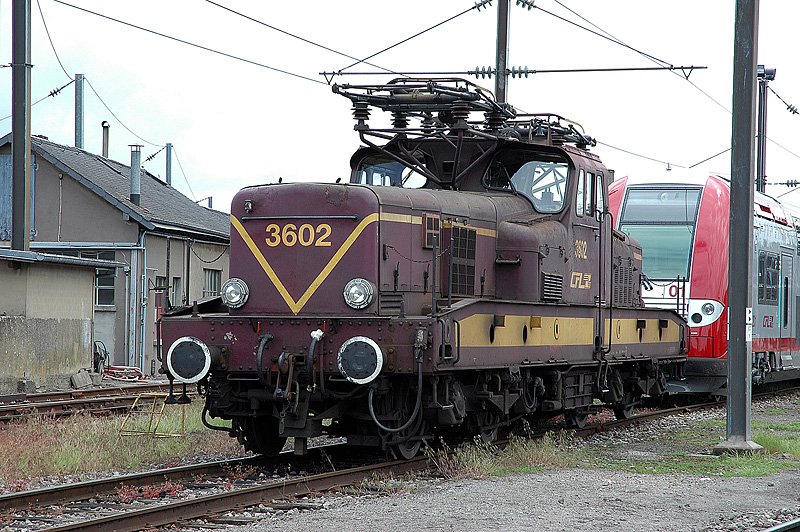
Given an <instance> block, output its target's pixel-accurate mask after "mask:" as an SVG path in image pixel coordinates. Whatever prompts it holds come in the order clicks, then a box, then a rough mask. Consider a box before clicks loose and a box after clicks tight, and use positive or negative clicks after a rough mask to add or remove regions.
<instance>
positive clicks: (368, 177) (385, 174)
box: [354, 155, 427, 188]
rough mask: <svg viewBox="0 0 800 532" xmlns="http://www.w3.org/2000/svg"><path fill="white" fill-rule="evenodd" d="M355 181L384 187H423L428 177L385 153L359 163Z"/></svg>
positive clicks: (366, 158)
mask: <svg viewBox="0 0 800 532" xmlns="http://www.w3.org/2000/svg"><path fill="white" fill-rule="evenodd" d="M354 182H355V183H359V184H362V185H372V186H382V187H403V188H422V187H423V186H425V183H426V182H427V178H426V177H425V176H423V175H422V174H420V173H419V172H416V171H415V170H414V169H412V168H409V167H408V166H406V165H404V164H403V163H400V162H398V161H395V160H394V159H390V158H389V157H386V156H384V155H372V156H370V157H365V158H364V159H363V160H362V161H361V163H360V164H359V165H358V169H357V171H356V175H355V180H354Z"/></svg>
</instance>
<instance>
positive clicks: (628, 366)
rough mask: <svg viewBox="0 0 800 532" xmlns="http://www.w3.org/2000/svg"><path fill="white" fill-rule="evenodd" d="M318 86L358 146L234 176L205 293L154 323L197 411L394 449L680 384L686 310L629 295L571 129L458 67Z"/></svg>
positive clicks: (634, 254) (247, 442) (603, 203)
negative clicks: (523, 111) (251, 177)
mask: <svg viewBox="0 0 800 532" xmlns="http://www.w3.org/2000/svg"><path fill="white" fill-rule="evenodd" d="M334 92H336V93H338V94H341V95H343V96H345V97H347V98H349V99H350V100H351V101H352V104H353V115H354V118H355V120H356V126H355V130H356V131H357V132H358V134H359V136H360V139H361V141H362V143H363V144H364V145H363V146H362V147H361V148H359V149H358V150H357V151H356V152H355V154H354V155H353V157H352V159H351V167H352V169H351V175H350V180H349V183H341V184H340V183H283V184H280V183H279V184H270V185H261V186H254V187H248V188H245V189H243V190H241V191H240V192H239V193H238V194H237V195H236V197H235V198H234V199H233V203H232V205H231V248H230V275H231V278H230V279H229V280H227V282H225V284H224V286H223V287H222V294H221V297H216V298H212V299H208V300H203V301H199V302H197V303H195V304H194V305H192V306H190V307H185V308H178V309H174V310H172V311H171V312H168V313H166V314H165V315H164V317H163V318H162V320H161V336H162V341H163V345H164V346H165V348H166V349H165V352H164V353H163V357H162V358H163V371H164V372H165V373H166V374H167V376H168V377H169V379H170V382H171V383H172V382H174V381H177V382H178V383H182V385H183V389H184V392H185V389H186V385H187V384H195V383H196V384H197V386H198V387H199V391H200V393H201V395H203V396H204V397H205V409H204V411H203V421H204V422H205V423H206V425H208V426H209V427H210V428H219V429H221V430H226V431H228V432H229V433H230V434H231V435H232V436H235V437H237V438H238V439H239V441H240V442H241V443H242V444H243V445H244V446H245V447H246V448H247V449H249V450H251V451H253V452H256V453H263V454H275V453H277V452H278V451H279V450H280V449H281V448H282V447H283V446H284V442H285V440H286V438H287V437H289V436H291V437H294V441H295V451H296V452H298V453H302V452H304V451H305V449H306V446H307V439H308V438H310V437H314V436H319V435H324V434H328V435H332V436H344V437H346V438H347V441H348V443H349V444H352V445H365V446H376V447H380V448H382V449H386V450H390V451H393V452H394V453H395V454H396V455H398V456H401V457H410V456H413V455H414V454H416V453H417V452H418V450H419V448H420V445H421V443H422V442H423V441H425V440H430V439H434V438H438V437H439V436H442V435H457V436H461V435H468V436H469V435H476V436H480V437H482V438H484V439H485V440H487V441H491V440H492V439H494V438H496V437H497V434H498V429H500V428H502V427H504V426H507V425H509V424H510V423H512V422H514V421H515V420H519V419H521V418H523V417H527V418H529V419H535V418H542V417H552V416H554V415H556V414H564V416H565V419H566V420H567V423H568V424H569V425H571V426H580V425H582V424H583V423H585V420H586V415H587V412H588V410H589V408H590V406H591V405H593V403H594V402H595V399H599V400H600V401H602V402H603V403H604V404H606V405H608V406H610V407H612V408H613V410H614V412H615V414H616V415H617V416H618V417H627V416H630V415H631V413H632V411H633V409H634V407H635V406H636V405H637V404H638V403H639V402H640V401H641V399H642V397H643V396H647V395H649V396H658V395H661V394H663V393H664V392H665V390H666V387H667V386H666V381H667V379H668V378H681V371H682V365H683V363H684V361H685V359H686V324H685V322H684V320H683V319H682V318H681V317H680V316H678V315H677V314H676V313H674V312H672V311H669V310H659V309H646V308H644V306H643V304H642V299H641V293H640V286H641V285H640V283H641V268H642V255H641V248H640V246H639V245H638V244H637V243H636V242H635V241H633V240H631V239H630V238H629V237H627V236H626V235H624V234H622V233H619V232H617V231H615V230H614V229H613V227H612V225H611V219H610V216H609V215H608V210H607V201H608V199H607V186H608V184H609V182H610V181H611V180H612V179H613V176H612V175H611V172H609V171H608V170H607V169H606V168H605V167H604V166H603V164H602V163H601V162H600V160H599V158H598V157H597V156H596V155H594V154H592V153H590V152H589V151H588V149H589V147H590V146H593V145H594V144H595V143H594V141H593V139H592V138H591V137H589V136H587V135H586V134H585V133H583V132H582V130H581V128H580V127H579V126H578V125H577V124H574V123H571V122H569V121H567V120H565V119H563V118H561V117H558V116H555V115H518V114H516V112H515V110H514V109H513V108H512V107H511V106H509V105H507V104H499V103H497V102H495V101H494V100H493V98H491V97H490V95H489V94H488V93H487V92H485V91H484V90H482V89H481V88H479V87H478V86H476V85H474V84H472V83H469V82H467V81H464V80H458V79H433V80H432V79H408V78H404V79H398V80H395V81H392V82H390V83H388V84H386V85H368V86H365V85H359V86H350V85H338V86H334ZM376 111H384V112H386V113H388V115H386V116H385V117H383V118H385V119H387V125H386V127H372V126H371V125H370V114H371V113H372V112H376ZM172 400H176V401H183V400H186V399H185V393H184V394H183V395H182V396H181V397H178V398H175V397H174V396H173V397H172ZM213 418H221V419H227V420H231V421H232V423H231V427H230V428H226V427H221V426H219V425H218V422H217V423H215V422H214V419H213Z"/></svg>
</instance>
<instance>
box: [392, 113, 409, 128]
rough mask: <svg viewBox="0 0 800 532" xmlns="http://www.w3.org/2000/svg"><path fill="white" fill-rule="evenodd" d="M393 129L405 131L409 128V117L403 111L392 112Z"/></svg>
mask: <svg viewBox="0 0 800 532" xmlns="http://www.w3.org/2000/svg"><path fill="white" fill-rule="evenodd" d="M392 127H394V128H395V129H405V128H407V127H408V117H407V116H406V114H405V113H403V112H402V111H392Z"/></svg>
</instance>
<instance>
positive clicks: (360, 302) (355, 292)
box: [344, 277, 375, 309]
mask: <svg viewBox="0 0 800 532" xmlns="http://www.w3.org/2000/svg"><path fill="white" fill-rule="evenodd" d="M374 295H375V287H373V286H372V283H370V282H369V281H367V280H366V279H361V278H360V277H356V278H355V279H353V280H351V281H350V282H348V283H347V284H346V285H345V287H344V302H345V303H347V304H348V306H350V307H351V308H354V309H362V308H365V307H367V306H369V304H370V303H372V298H373V296H374Z"/></svg>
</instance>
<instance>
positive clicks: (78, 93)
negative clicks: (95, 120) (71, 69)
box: [75, 74, 83, 149]
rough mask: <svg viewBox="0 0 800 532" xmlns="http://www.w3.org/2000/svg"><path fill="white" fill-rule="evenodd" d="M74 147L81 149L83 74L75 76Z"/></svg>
mask: <svg viewBox="0 0 800 532" xmlns="http://www.w3.org/2000/svg"><path fill="white" fill-rule="evenodd" d="M75 147H76V148H80V149H83V74H75Z"/></svg>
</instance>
